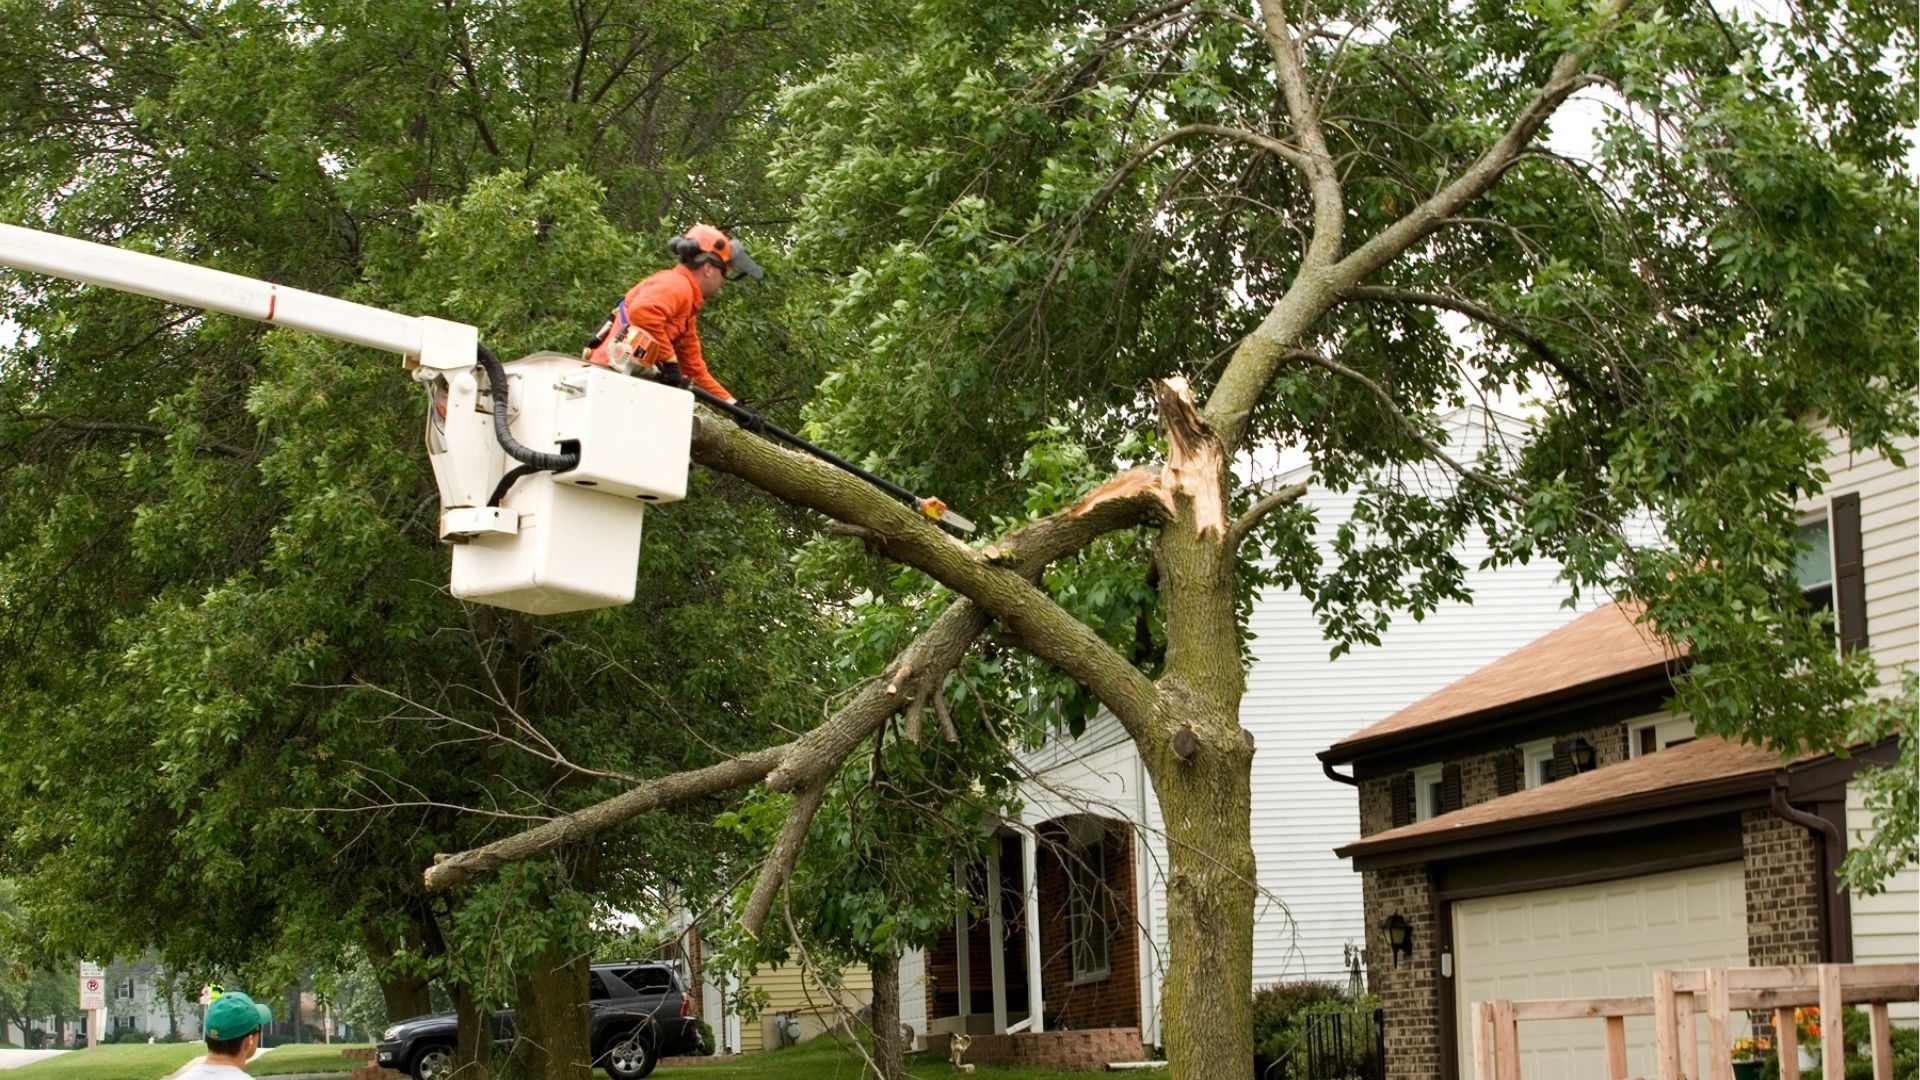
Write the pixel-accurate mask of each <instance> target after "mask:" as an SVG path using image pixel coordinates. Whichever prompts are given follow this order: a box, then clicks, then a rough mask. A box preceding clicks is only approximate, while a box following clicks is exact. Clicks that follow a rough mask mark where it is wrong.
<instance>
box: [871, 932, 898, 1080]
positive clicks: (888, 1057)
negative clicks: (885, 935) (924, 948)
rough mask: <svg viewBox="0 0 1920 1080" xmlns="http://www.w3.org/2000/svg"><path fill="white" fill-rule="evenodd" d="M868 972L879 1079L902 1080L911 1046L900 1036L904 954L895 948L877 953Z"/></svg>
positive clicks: (874, 1061)
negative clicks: (901, 960) (871, 994)
mask: <svg viewBox="0 0 1920 1080" xmlns="http://www.w3.org/2000/svg"><path fill="white" fill-rule="evenodd" d="M867 970H868V971H869V972H870V973H871V974H872V976H873V1005H872V1006H871V1007H870V1008H869V1009H868V1010H867V1020H868V1023H869V1025H871V1026H872V1028H873V1063H874V1065H875V1066H876V1067H877V1071H878V1072H879V1080H901V1078H902V1077H904V1076H906V1075H907V1047H906V1042H905V1040H903V1039H902V1038H901V1037H900V954H899V952H898V951H896V949H895V947H894V946H891V945H889V946H888V947H887V948H885V949H883V950H881V951H880V952H877V953H875V954H873V957H872V959H871V961H870V962H869V964H868V968H867Z"/></svg>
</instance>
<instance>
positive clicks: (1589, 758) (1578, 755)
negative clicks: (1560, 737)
mask: <svg viewBox="0 0 1920 1080" xmlns="http://www.w3.org/2000/svg"><path fill="white" fill-rule="evenodd" d="M1567 752H1568V753H1569V754H1571V755H1573V771H1574V772H1576V773H1583V772H1592V771H1593V768H1594V765H1595V764H1597V763H1596V762H1595V761H1594V755H1593V744H1592V743H1590V742H1588V741H1587V740H1585V739H1575V740H1573V745H1572V746H1570V747H1568V748H1567Z"/></svg>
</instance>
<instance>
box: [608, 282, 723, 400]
mask: <svg viewBox="0 0 1920 1080" xmlns="http://www.w3.org/2000/svg"><path fill="white" fill-rule="evenodd" d="M705 300H706V297H704V296H702V295H701V293H700V283H699V282H698V281H695V280H694V277H693V271H692V270H689V269H687V268H686V267H685V266H673V267H669V268H667V269H665V270H662V271H660V272H658V273H654V274H648V275H647V276H646V277H644V278H641V279H640V280H639V281H638V282H636V283H635V284H634V286H633V288H631V289H628V290H627V295H626V298H625V299H624V300H622V301H621V303H622V304H624V305H626V309H627V320H628V321H629V322H631V323H633V325H635V326H637V327H639V328H641V329H642V330H645V331H646V332H647V333H649V334H651V335H653V339H654V341H655V342H659V343H664V344H665V345H666V346H667V348H669V349H671V350H672V352H671V354H670V355H659V354H656V353H653V352H650V353H649V354H648V355H647V356H645V357H642V358H640V359H642V360H643V361H644V362H646V363H647V364H648V365H649V366H653V365H657V364H662V363H667V362H669V361H671V362H675V363H678V364H679V365H680V374H682V375H685V376H686V377H687V378H688V380H690V381H691V382H692V383H693V385H695V386H697V387H699V388H700V389H702V390H705V391H706V392H707V393H709V394H712V395H713V396H715V397H717V398H721V399H722V400H725V401H732V400H733V395H732V394H730V393H728V392H727V388H726V387H724V386H722V385H720V380H718V379H716V378H714V377H713V374H712V373H711V372H709V371H708V370H707V362H706V359H705V358H704V357H703V356H701V355H700V323H699V315H700V305H701V304H702V303H704V302H705ZM616 332H617V331H616ZM613 337H614V335H613V334H609V335H607V338H608V341H611V340H612V339H613ZM608 341H602V342H601V343H600V344H599V345H597V346H595V347H594V350H593V352H592V353H591V354H590V355H588V357H587V359H588V360H591V361H592V362H594V363H596V364H601V365H605V364H606V363H607V344H608Z"/></svg>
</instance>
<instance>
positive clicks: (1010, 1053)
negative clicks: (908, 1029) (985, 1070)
mask: <svg viewBox="0 0 1920 1080" xmlns="http://www.w3.org/2000/svg"><path fill="white" fill-rule="evenodd" d="M952 1038H953V1036H952V1035H949V1034H947V1033H945V1032H941V1033H939V1034H936V1035H929V1036H927V1053H928V1056H929V1057H932V1058H935V1059H937V1060H940V1061H948V1060H950V1058H949V1057H948V1044H949V1042H950V1041H951V1040H952ZM960 1060H961V1061H963V1062H967V1063H969V1064H975V1065H1025V1066H1031V1067H1036V1068H1046V1069H1070V1070H1076V1071H1086V1072H1100V1071H1103V1070H1104V1069H1106V1067H1107V1062H1109V1061H1145V1060H1147V1051H1146V1048H1145V1047H1144V1046H1143V1045H1141V1042H1140V1029H1139V1028H1137V1027H1115V1028H1095V1029H1090V1030H1086V1031H1035V1032H1022V1033H1021V1034H1018V1035H975V1036H974V1037H973V1042H972V1044H971V1045H969V1046H968V1047H967V1052H966V1054H965V1055H964V1056H962V1057H961V1059H960Z"/></svg>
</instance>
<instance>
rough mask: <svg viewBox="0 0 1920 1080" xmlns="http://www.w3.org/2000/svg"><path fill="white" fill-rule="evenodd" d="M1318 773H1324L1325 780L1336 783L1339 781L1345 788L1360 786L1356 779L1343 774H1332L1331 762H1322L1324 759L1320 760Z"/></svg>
mask: <svg viewBox="0 0 1920 1080" xmlns="http://www.w3.org/2000/svg"><path fill="white" fill-rule="evenodd" d="M1320 771H1321V772H1323V773H1326V774H1327V779H1329V780H1338V781H1340V782H1341V783H1343V784H1346V785H1347V786H1349V787H1359V786H1360V781H1359V780H1358V779H1356V778H1354V777H1351V776H1347V775H1346V774H1344V773H1337V772H1334V771H1333V762H1331V761H1327V760H1324V759H1322V760H1321V762H1320Z"/></svg>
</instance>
